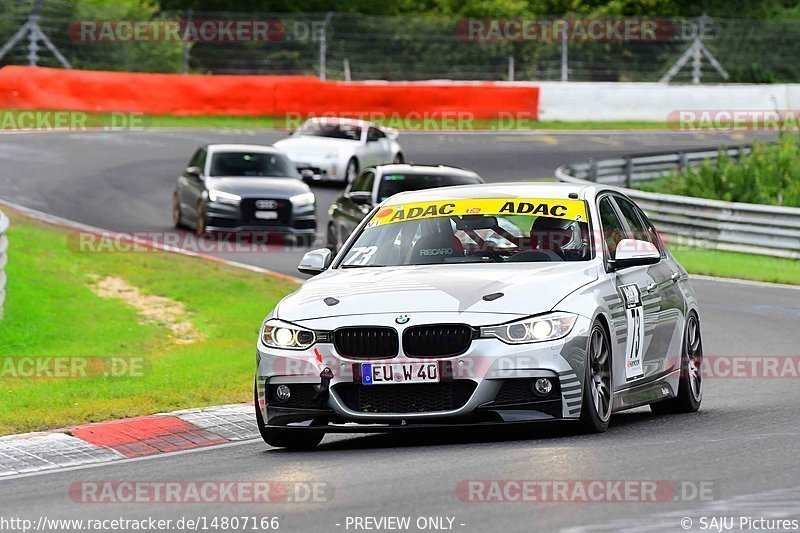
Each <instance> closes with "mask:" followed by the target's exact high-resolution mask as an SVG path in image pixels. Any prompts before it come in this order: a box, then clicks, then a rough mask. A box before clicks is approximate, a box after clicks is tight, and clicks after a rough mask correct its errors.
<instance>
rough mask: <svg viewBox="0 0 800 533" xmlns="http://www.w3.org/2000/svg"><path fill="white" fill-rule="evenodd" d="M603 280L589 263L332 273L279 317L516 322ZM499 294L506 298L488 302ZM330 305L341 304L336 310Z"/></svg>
mask: <svg viewBox="0 0 800 533" xmlns="http://www.w3.org/2000/svg"><path fill="white" fill-rule="evenodd" d="M597 278H598V273H597V265H595V264H593V263H588V262H580V263H578V262H575V263H547V264H544V263H527V264H523V263H516V264H513V265H512V264H505V265H497V264H491V265H487V264H481V265H463V264H462V265H447V266H444V265H436V266H413V267H397V268H369V267H367V268H354V269H333V270H329V271H327V272H324V273H322V274H320V275H318V276H317V277H315V278H313V279H311V280H309V281H307V282H306V283H305V284H303V286H302V287H301V288H300V289H299V290H297V291H296V292H295V293H293V294H291V295H289V296H287V297H286V298H285V299H284V300H283V301H281V303H280V304H279V306H278V308H277V309H276V316H277V317H278V318H280V319H282V320H288V321H290V322H302V321H304V320H313V319H318V318H325V317H335V316H346V315H366V314H370V315H371V314H379V313H415V312H416V313H422V312H431V313H459V314H460V313H469V314H470V315H473V314H474V313H487V314H490V315H492V316H490V317H488V318H487V322H486V323H491V322H497V315H506V316H505V319H508V320H512V319H514V318H516V317H524V316H530V315H535V314H538V313H545V312H547V311H550V310H552V309H553V307H554V306H555V305H556V304H557V303H558V302H560V301H561V300H562V299H563V298H564V297H566V296H567V295H569V294H570V293H572V292H573V291H575V290H577V289H578V288H580V287H582V286H584V285H586V284H587V283H591V282H592V281H594V280H596V279H597ZM494 293H503V296H501V297H499V298H497V299H494V300H490V301H487V300H484V299H483V297H484V296H486V295H489V294H494ZM326 298H335V299H336V300H338V301H339V303H337V304H335V305H332V306H329V305H328V304H326V303H325V301H324V300H325V299H326ZM473 316H474V315H473Z"/></svg>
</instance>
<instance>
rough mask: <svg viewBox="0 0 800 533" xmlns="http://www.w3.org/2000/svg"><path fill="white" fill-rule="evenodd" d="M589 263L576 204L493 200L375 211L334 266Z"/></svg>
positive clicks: (581, 206) (582, 207) (582, 208)
mask: <svg viewBox="0 0 800 533" xmlns="http://www.w3.org/2000/svg"><path fill="white" fill-rule="evenodd" d="M589 259H591V245H590V239H589V227H588V219H587V212H586V204H585V203H584V202H583V201H580V200H563V199H519V198H513V199H500V198H493V199H468V200H446V201H437V202H424V203H415V204H405V205H401V206H389V207H384V208H381V209H380V210H378V212H377V213H375V215H374V216H373V217H372V218H371V219H370V221H369V222H368V223H367V225H366V226H365V227H364V229H363V230H362V231H361V233H360V234H359V235H358V238H357V239H356V241H355V242H354V243H353V245H352V247H351V248H350V249H349V250H348V252H347V255H346V256H345V258H344V261H342V263H341V266H342V268H359V267H378V266H407V265H430V264H443V263H506V262H525V263H541V262H562V261H588V260H589Z"/></svg>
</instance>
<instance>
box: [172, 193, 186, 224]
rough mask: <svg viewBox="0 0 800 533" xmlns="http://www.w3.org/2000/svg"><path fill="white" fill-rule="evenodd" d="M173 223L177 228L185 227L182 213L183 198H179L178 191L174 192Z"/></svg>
mask: <svg viewBox="0 0 800 533" xmlns="http://www.w3.org/2000/svg"><path fill="white" fill-rule="evenodd" d="M172 225H173V226H175V229H181V228H182V227H183V213H181V200H180V198H178V193H177V192H176V193H173V194H172Z"/></svg>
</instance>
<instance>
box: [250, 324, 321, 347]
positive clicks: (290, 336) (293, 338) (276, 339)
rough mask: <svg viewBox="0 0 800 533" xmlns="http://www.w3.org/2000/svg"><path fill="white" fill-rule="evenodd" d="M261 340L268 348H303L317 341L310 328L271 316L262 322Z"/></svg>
mask: <svg viewBox="0 0 800 533" xmlns="http://www.w3.org/2000/svg"><path fill="white" fill-rule="evenodd" d="M261 341H262V342H263V343H264V344H266V345H267V346H269V347H270V348H282V349H286V350H305V349H306V348H310V347H311V346H313V345H314V343H315V342H317V334H316V333H315V332H313V331H311V330H310V329H305V328H301V327H300V326H296V325H294V324H289V323H288V322H283V321H281V320H277V319H274V318H273V319H270V320H267V321H266V322H265V323H264V327H263V328H262V329H261Z"/></svg>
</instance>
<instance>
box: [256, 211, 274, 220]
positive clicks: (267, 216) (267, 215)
mask: <svg viewBox="0 0 800 533" xmlns="http://www.w3.org/2000/svg"><path fill="white" fill-rule="evenodd" d="M256 218H260V219H261V220H275V219H276V218H278V212H277V211H256Z"/></svg>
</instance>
